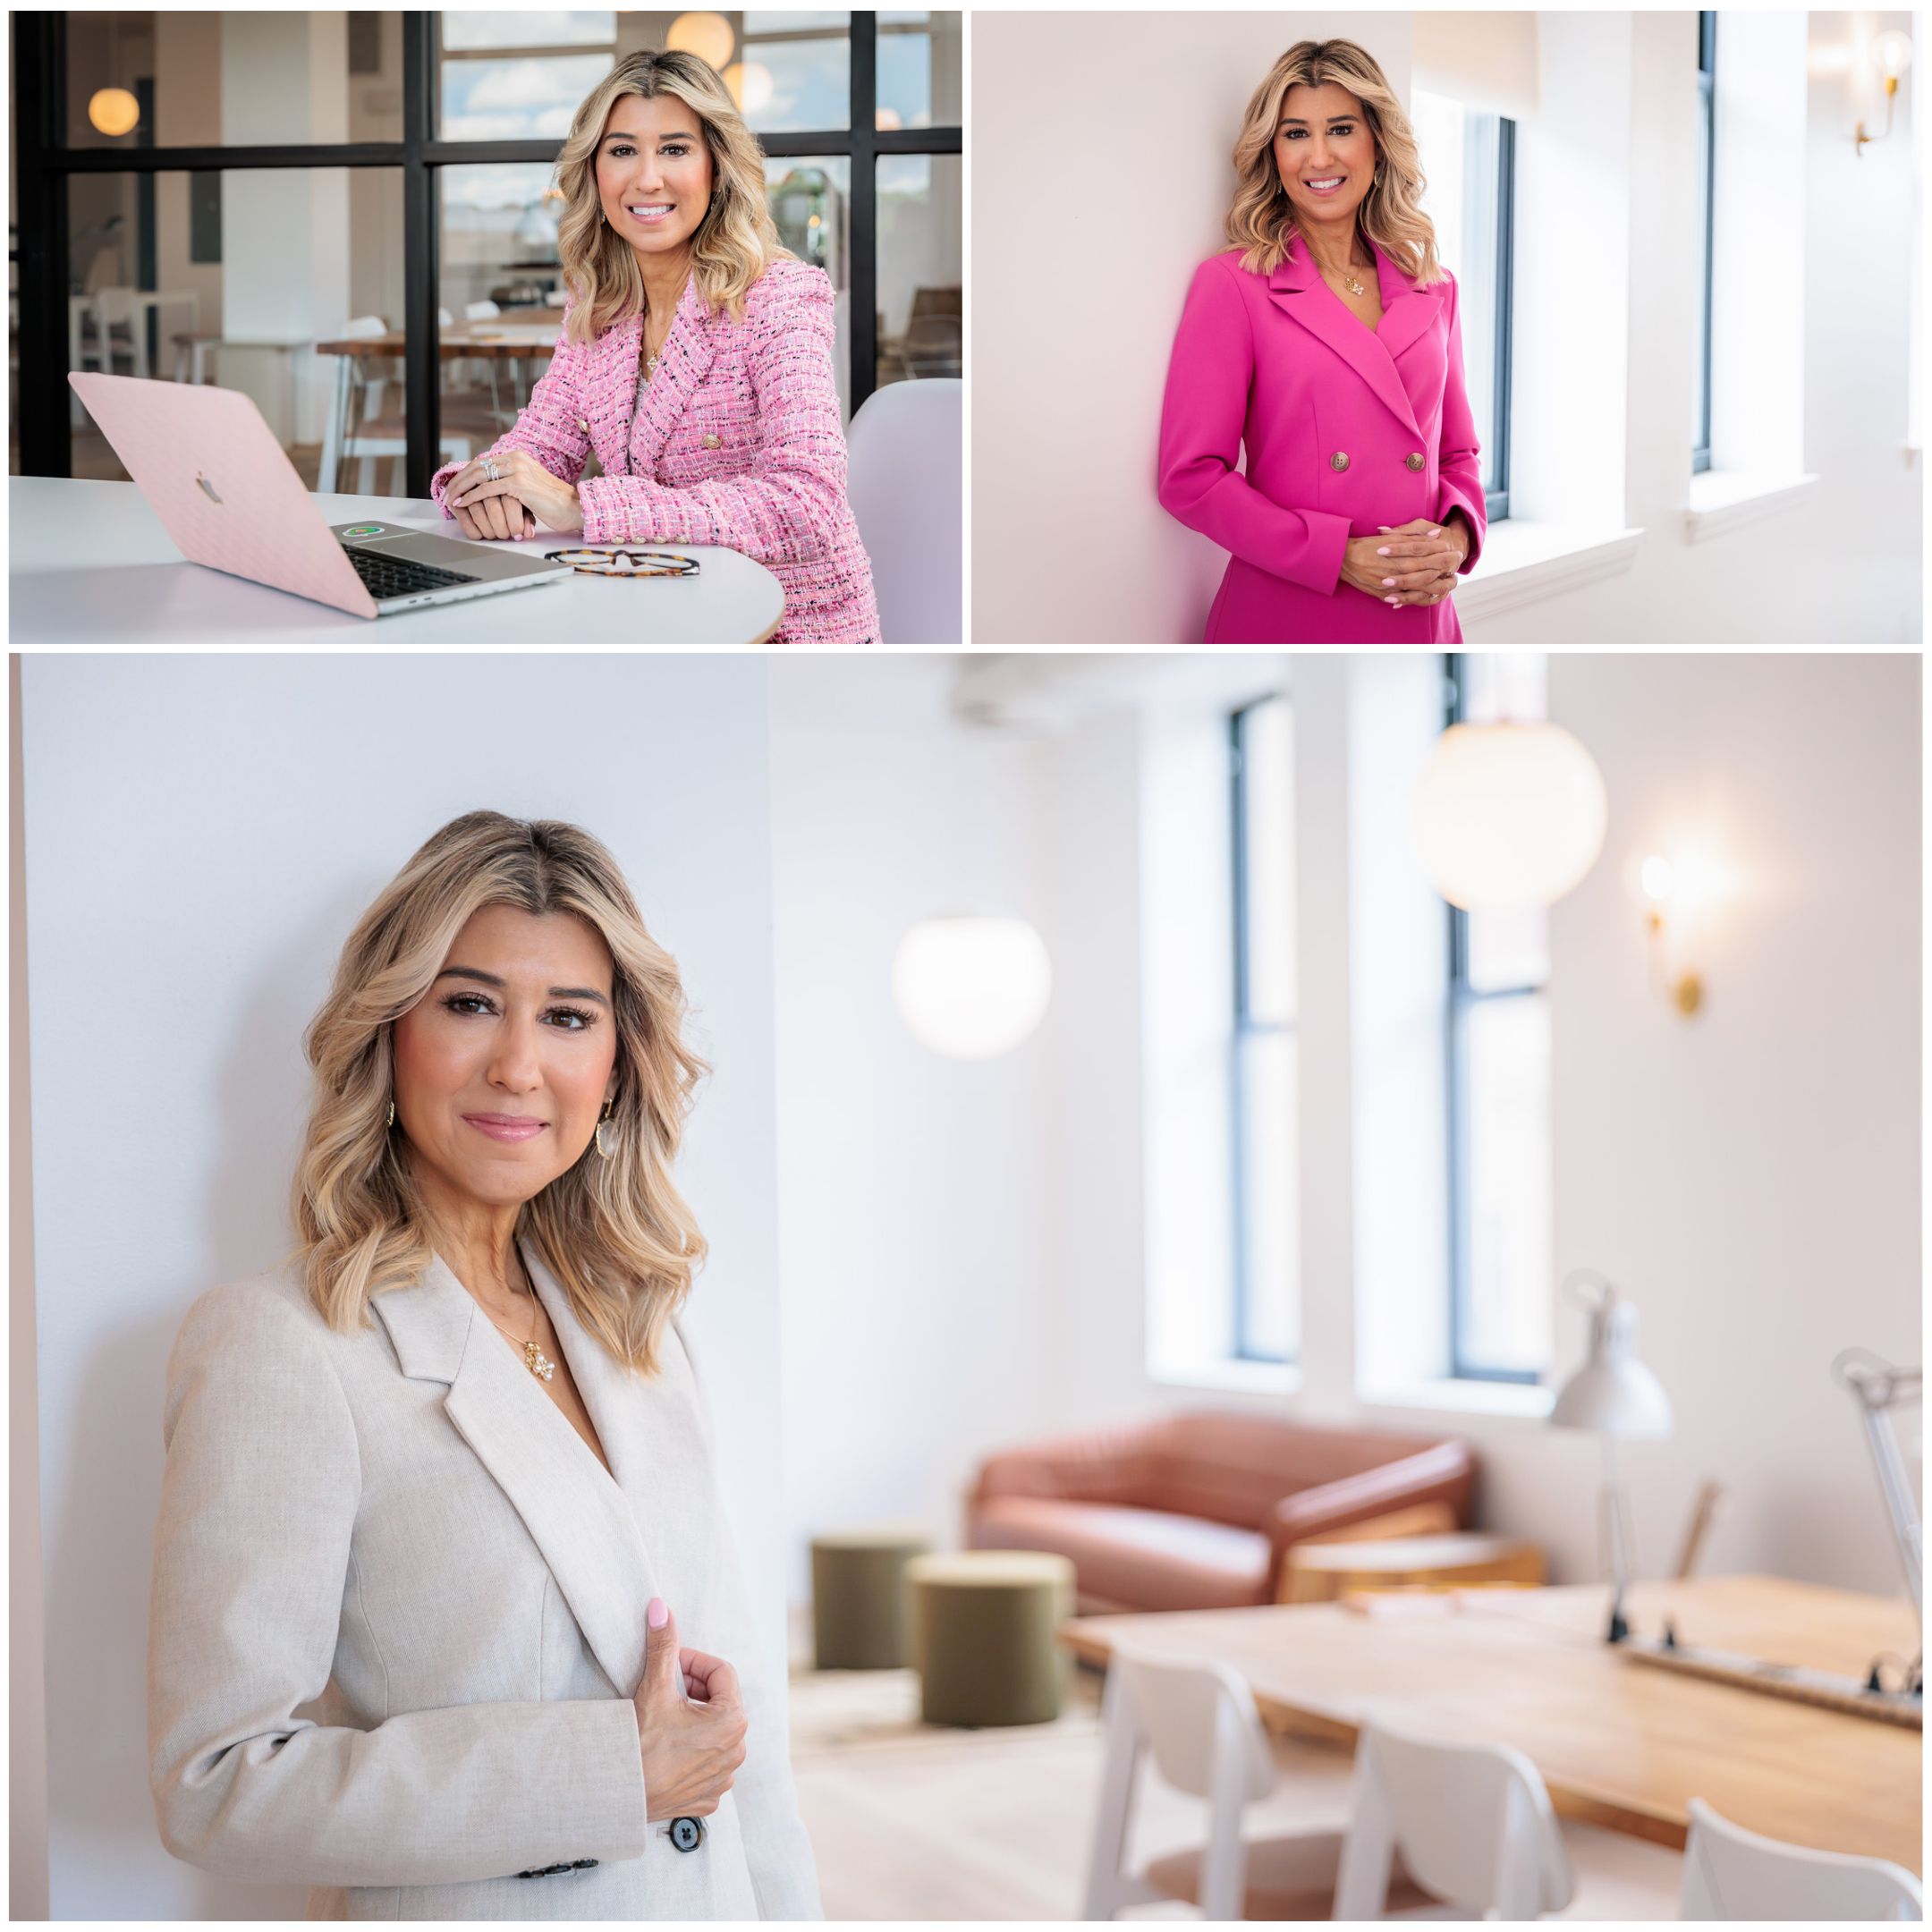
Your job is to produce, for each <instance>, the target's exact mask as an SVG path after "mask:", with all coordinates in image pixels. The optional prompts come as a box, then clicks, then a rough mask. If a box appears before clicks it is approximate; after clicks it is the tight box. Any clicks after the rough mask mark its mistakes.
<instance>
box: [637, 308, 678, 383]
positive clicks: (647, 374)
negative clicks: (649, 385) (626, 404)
mask: <svg viewBox="0 0 1932 1932" xmlns="http://www.w3.org/2000/svg"><path fill="white" fill-rule="evenodd" d="M670 333H671V325H670V323H668V322H667V323H665V330H664V335H670ZM664 335H660V336H659V337H658V339H657V354H655V355H653V354H652V353H651V346H650V317H649V315H648V314H647V315H646V316H645V318H644V330H643V337H642V340H643V345H644V380H645V381H646V382H648V381H649V380H650V379H651V377H653V376H655V375H656V374H657V365H658V364H659V363H660V362H662V361H663V360H664Z"/></svg>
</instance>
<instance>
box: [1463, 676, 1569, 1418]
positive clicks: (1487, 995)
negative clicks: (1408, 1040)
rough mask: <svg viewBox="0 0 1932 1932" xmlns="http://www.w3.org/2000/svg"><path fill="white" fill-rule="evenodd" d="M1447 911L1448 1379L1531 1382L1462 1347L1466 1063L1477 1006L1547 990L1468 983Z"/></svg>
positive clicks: (1470, 1282) (1466, 1268)
mask: <svg viewBox="0 0 1932 1932" xmlns="http://www.w3.org/2000/svg"><path fill="white" fill-rule="evenodd" d="M1443 674H1444V702H1443V726H1444V729H1445V730H1446V729H1447V728H1448V727H1449V726H1450V725H1452V724H1462V722H1463V715H1464V705H1463V653H1462V652H1460V651H1451V652H1448V653H1446V654H1445V657H1444V659H1443ZM1444 903H1445V909H1446V911H1447V912H1448V915H1449V927H1448V987H1447V996H1446V997H1445V1000H1444V1003H1443V1018H1444V1026H1443V1050H1444V1064H1443V1093H1444V1104H1445V1112H1446V1114H1447V1119H1446V1123H1445V1149H1446V1152H1447V1156H1448V1169H1449V1173H1448V1182H1449V1187H1448V1197H1447V1203H1448V1215H1447V1222H1448V1237H1449V1272H1448V1285H1449V1309H1448V1314H1449V1320H1448V1342H1449V1347H1448V1356H1449V1377H1448V1378H1449V1379H1450V1380H1451V1381H1453V1382H1513V1383H1518V1384H1522V1385H1529V1386H1532V1387H1533V1386H1535V1385H1538V1384H1539V1383H1540V1382H1541V1381H1542V1380H1543V1377H1544V1373H1545V1371H1543V1370H1541V1369H1504V1368H1499V1367H1497V1366H1496V1364H1494V1363H1485V1362H1480V1361H1478V1360H1474V1359H1473V1358H1472V1357H1470V1355H1468V1354H1467V1353H1466V1352H1465V1344H1466V1341H1467V1338H1468V1335H1469V1334H1470V1327H1471V1320H1470V1299H1471V1294H1472V1292H1473V1287H1474V1265H1473V1258H1472V1255H1471V1252H1470V1211H1469V1202H1470V1192H1469V1190H1470V1070H1469V1021H1470V1014H1471V1013H1473V1012H1474V1011H1475V1009H1476V1008H1477V1007H1478V1006H1480V1005H1484V1004H1489V1003H1491V1002H1494V1001H1497V1000H1514V999H1533V998H1535V997H1537V996H1539V995H1542V994H1545V993H1547V991H1548V990H1549V986H1548V981H1547V980H1545V981H1544V982H1543V983H1542V984H1540V985H1525V986H1513V987H1485V988H1483V989H1482V990H1480V991H1479V990H1477V988H1475V987H1472V986H1471V985H1470V963H1469V962H1470V925H1469V919H1470V916H1469V914H1468V913H1467V912H1466V911H1463V909H1462V907H1461V906H1458V905H1450V904H1449V903H1448V902H1447V901H1445V902H1444Z"/></svg>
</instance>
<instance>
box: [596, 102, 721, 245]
mask: <svg viewBox="0 0 1932 1932" xmlns="http://www.w3.org/2000/svg"><path fill="white" fill-rule="evenodd" d="M713 172H714V171H713V169H712V165H711V150H710V149H709V148H708V147H706V146H705V138H704V126H703V123H701V122H700V121H699V118H698V116H697V115H696V114H694V113H693V112H692V111H691V109H690V108H689V107H687V106H685V105H684V103H683V102H682V101H681V100H679V99H678V98H677V97H675V96H674V95H670V94H659V95H657V97H654V98H653V99H650V100H646V99H644V98H643V97H641V96H640V95H637V94H621V95H619V96H618V97H617V99H616V100H615V101H614V102H613V103H612V106H611V111H610V114H609V116H608V118H607V119H606V121H605V123H604V137H603V139H602V140H600V141H599V142H598V143H597V199H598V200H599V202H601V203H602V204H603V208H604V219H605V220H606V221H607V222H608V223H609V224H610V225H611V226H612V227H613V228H614V229H615V230H616V231H617V233H619V234H621V235H622V236H623V238H624V240H625V241H626V242H629V243H630V244H631V247H632V248H633V249H635V250H637V252H638V253H639V254H640V255H641V256H649V255H674V254H676V253H677V251H678V250H681V249H683V248H686V247H688V246H689V245H690V242H691V237H692V236H693V235H694V234H696V233H697V232H698V225H699V222H701V221H702V220H703V219H704V218H705V211H706V209H708V208H709V207H710V205H711V182H712V176H713Z"/></svg>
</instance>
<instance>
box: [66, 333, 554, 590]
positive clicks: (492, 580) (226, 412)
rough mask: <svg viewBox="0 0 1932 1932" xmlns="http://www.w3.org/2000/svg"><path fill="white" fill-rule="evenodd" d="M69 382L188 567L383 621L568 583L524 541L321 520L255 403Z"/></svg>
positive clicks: (227, 394)
mask: <svg viewBox="0 0 1932 1932" xmlns="http://www.w3.org/2000/svg"><path fill="white" fill-rule="evenodd" d="M67 380H68V381H69V382H70V383H72V385H73V387H74V393H75V394H77V395H78V396H79V397H80V400H81V402H83V403H84V404H85V405H86V406H87V412H88V414H89V416H91V417H92V418H93V419H94V420H95V422H96V423H97V424H98V425H99V427H100V431H101V434H102V435H103V436H106V438H107V440H108V442H110V443H111V444H113V445H114V454H115V455H116V456H118V457H119V458H120V459H121V462H122V463H123V466H124V467H125V469H126V470H127V473H128V474H129V475H130V476H131V477H132V478H133V479H134V482H135V485H136V487H138V488H139V489H140V493H141V495H142V496H145V497H146V498H147V499H148V503H149V504H150V505H152V507H153V510H154V513H155V514H156V515H157V517H159V518H160V519H161V524H162V528H163V529H165V530H166V531H167V533H168V535H169V536H170V537H171V538H174V545H175V547H176V548H177V549H179V550H180V552H181V554H182V555H183V556H184V557H186V558H187V559H188V560H189V562H190V563H205V564H207V565H208V568H209V569H210V570H218V571H226V572H228V574H229V575H230V576H231V577H246V578H248V579H250V581H252V582H255V583H258V584H267V585H268V586H269V587H270V588H271V589H276V590H286V591H289V592H291V593H292V595H294V596H296V597H311V598H313V599H314V601H315V602H316V603H318V604H327V605H331V606H334V607H335V609H336V610H341V611H347V612H348V613H349V614H351V615H352V616H354V617H386V616H387V615H388V614H390V612H392V611H399V610H414V609H416V608H417V607H419V606H421V605H425V604H453V603H456V602H458V601H459V600H461V599H462V598H464V597H488V596H491V595H493V594H494V593H495V592H496V591H499V590H518V589H523V588H524V587H525V586H526V585H529V584H538V583H551V582H554V581H555V580H556V579H558V578H560V577H568V576H569V575H570V573H571V572H570V566H569V565H568V564H564V563H547V562H546V561H545V558H544V555H543V553H542V552H541V551H540V550H535V549H533V548H532V547H529V546H526V545H522V544H516V545H509V544H505V545H503V546H501V547H498V546H494V545H485V544H477V543H466V542H462V541H461V540H459V539H457V538H450V537H436V536H431V535H428V534H426V533H425V532H424V531H421V530H410V529H408V528H406V527H405V526H403V525H402V524H400V523H385V522H379V521H375V520H374V519H371V520H370V521H368V522H366V523H337V524H334V525H331V524H328V523H325V522H324V521H322V513H321V511H320V510H319V509H318V508H317V506H316V500H315V498H314V497H313V496H310V495H309V492H308V491H307V490H306V489H304V488H303V487H302V481H301V478H300V477H299V476H297V475H296V474H295V466H294V465H293V464H292V463H291V462H289V460H288V455H287V453H286V452H285V451H284V449H283V447H282V445H281V444H280V443H278V442H277V441H276V440H275V432H274V431H273V430H272V429H270V428H269V427H268V425H267V423H266V422H265V421H263V419H262V413H261V411H259V410H258V409H257V408H256V407H255V404H254V402H253V401H252V400H251V399H250V397H248V396H245V395H242V394H241V393H240V392H239V391H237V390H233V389H216V388H214V387H211V386H208V385H207V384H203V383H172V382H152V381H148V380H145V379H143V378H142V377H135V376H104V375H101V374H100V373H98V372H97V371H96V370H91V369H89V370H77V371H74V372H72V373H71V374H70V375H69V376H68V377H67Z"/></svg>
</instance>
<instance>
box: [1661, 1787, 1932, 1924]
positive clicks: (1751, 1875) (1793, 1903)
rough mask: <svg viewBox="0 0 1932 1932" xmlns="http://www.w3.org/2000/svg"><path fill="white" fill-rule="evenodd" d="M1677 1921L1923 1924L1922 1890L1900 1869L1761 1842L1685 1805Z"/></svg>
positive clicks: (1700, 1805)
mask: <svg viewBox="0 0 1932 1932" xmlns="http://www.w3.org/2000/svg"><path fill="white" fill-rule="evenodd" d="M1678 1916H1679V1917H1680V1918H1682V1919H1787V1920H1790V1919H1923V1918H1924V1917H1925V1891H1924V1888H1923V1887H1922V1886H1921V1885H1919V1881H1918V1879H1916V1878H1915V1877H1912V1875H1911V1873H1910V1872H1909V1871H1907V1870H1906V1869H1905V1868H1904V1867H1903V1866H1902V1865H1894V1864H1890V1863H1888V1862H1887V1861H1886V1860H1884V1859H1876V1858H1853V1857H1851V1856H1850V1855H1849V1854H1847V1853H1845V1852H1812V1851H1809V1850H1808V1849H1807V1848H1806V1847H1804V1846H1802V1845H1793V1844H1784V1843H1780V1842H1779V1841H1778V1840H1777V1839H1775V1838H1763V1837H1760V1836H1759V1835H1758V1834H1757V1833H1756V1832H1748V1831H1746V1830H1744V1828H1743V1827H1742V1826H1738V1825H1733V1824H1732V1823H1731V1821H1730V1820H1729V1819H1728V1818H1720V1817H1719V1816H1718V1815H1717V1813H1716V1812H1715V1811H1713V1810H1712V1809H1711V1808H1710V1807H1709V1806H1708V1805H1707V1804H1706V1803H1705V1802H1704V1801H1703V1800H1702V1799H1701V1798H1693V1799H1692V1800H1691V1836H1690V1839H1689V1841H1688V1842H1687V1843H1685V1845H1684V1871H1683V1895H1682V1902H1680V1904H1679V1906H1678Z"/></svg>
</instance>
